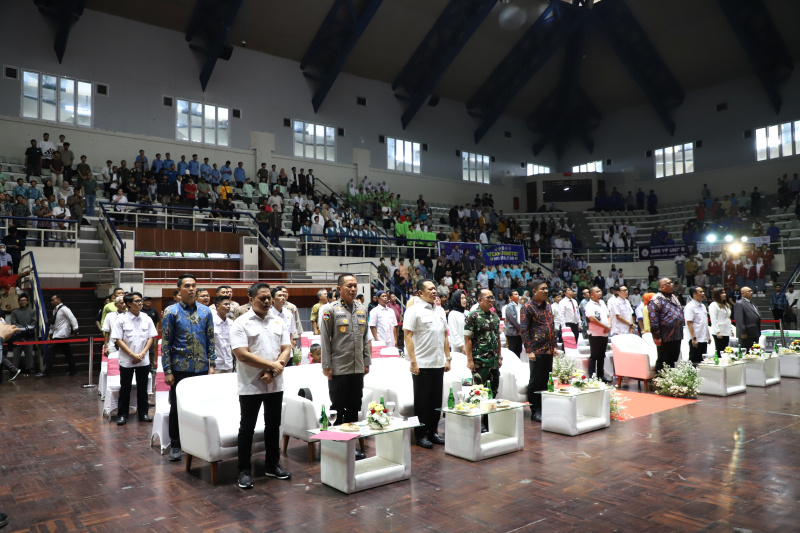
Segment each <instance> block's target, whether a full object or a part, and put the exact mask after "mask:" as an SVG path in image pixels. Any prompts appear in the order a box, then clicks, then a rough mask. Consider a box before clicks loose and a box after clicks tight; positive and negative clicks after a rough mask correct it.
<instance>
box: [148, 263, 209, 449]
mask: <svg viewBox="0 0 800 533" xmlns="http://www.w3.org/2000/svg"><path fill="white" fill-rule="evenodd" d="M178 290H179V294H180V297H181V299H180V301H178V302H177V303H175V304H173V305H171V306H169V307H167V309H166V310H165V312H164V318H163V319H162V321H161V365H162V366H163V367H164V383H166V384H167V385H169V386H170V389H169V404H170V405H169V438H170V441H171V448H170V451H169V460H170V461H180V460H181V455H182V451H181V434H180V428H179V427H178V400H177V398H176V396H175V389H176V388H177V387H178V383H180V382H181V381H183V380H184V379H188V378H193V377H195V376H200V375H203V374H213V373H214V367H215V366H216V356H215V354H214V319H213V318H212V316H211V311H209V309H208V307H206V306H205V305H203V304H198V303H197V302H196V301H195V291H196V290H197V279H196V278H195V277H194V276H193V275H192V274H183V275H181V276H180V277H179V278H178Z"/></svg>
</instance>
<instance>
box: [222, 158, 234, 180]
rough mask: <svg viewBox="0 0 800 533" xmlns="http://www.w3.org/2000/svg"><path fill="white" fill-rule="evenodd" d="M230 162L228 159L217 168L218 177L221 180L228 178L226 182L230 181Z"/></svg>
mask: <svg viewBox="0 0 800 533" xmlns="http://www.w3.org/2000/svg"><path fill="white" fill-rule="evenodd" d="M230 164H231V162H230V161H228V162H227V163H225V164H224V165H222V168H221V169H219V170H220V179H221V180H222V181H225V180H228V183H230V182H231V181H232V180H231V167H230V166H229V165H230Z"/></svg>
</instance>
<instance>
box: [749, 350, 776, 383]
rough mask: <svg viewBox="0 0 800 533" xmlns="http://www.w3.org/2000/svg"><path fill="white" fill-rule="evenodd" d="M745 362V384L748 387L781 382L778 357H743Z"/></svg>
mask: <svg viewBox="0 0 800 533" xmlns="http://www.w3.org/2000/svg"><path fill="white" fill-rule="evenodd" d="M743 361H744V362H745V373H744V375H745V377H744V381H745V384H746V385H747V386H749V387H769V386H770V385H776V384H778V383H780V382H781V369H780V359H778V358H777V357H759V358H758V359H743Z"/></svg>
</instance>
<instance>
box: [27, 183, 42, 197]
mask: <svg viewBox="0 0 800 533" xmlns="http://www.w3.org/2000/svg"><path fill="white" fill-rule="evenodd" d="M27 192H28V196H27V198H28V200H39V199H41V198H42V191H40V190H39V189H37V188H36V187H34V186H33V185H31V186H30V187H28V191H27Z"/></svg>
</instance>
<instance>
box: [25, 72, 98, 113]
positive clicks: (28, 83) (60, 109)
mask: <svg viewBox="0 0 800 533" xmlns="http://www.w3.org/2000/svg"><path fill="white" fill-rule="evenodd" d="M20 114H21V115H22V116H23V117H24V118H36V119H40V120H47V121H50V122H61V123H63V124H72V125H75V126H86V127H91V126H92V83H91V82H88V81H79V80H76V79H74V78H62V77H60V76H52V75H50V74H41V73H39V72H32V71H28V70H26V71H24V72H23V73H22V106H21V108H20Z"/></svg>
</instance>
